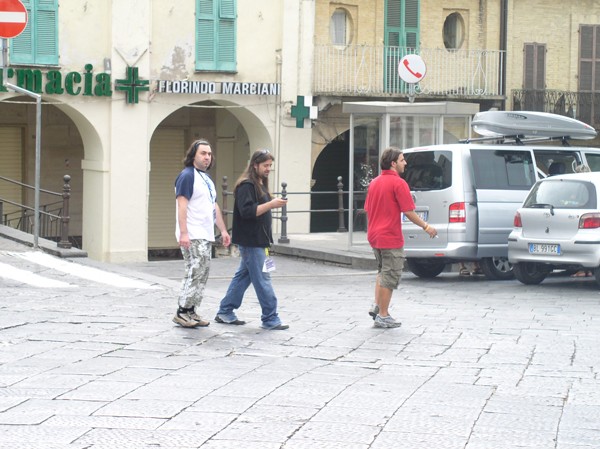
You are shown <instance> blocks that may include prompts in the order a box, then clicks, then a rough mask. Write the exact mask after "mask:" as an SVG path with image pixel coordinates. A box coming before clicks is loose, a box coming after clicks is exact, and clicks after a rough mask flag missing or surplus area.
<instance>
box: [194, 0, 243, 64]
mask: <svg viewBox="0 0 600 449" xmlns="http://www.w3.org/2000/svg"><path fill="white" fill-rule="evenodd" d="M236 9H237V8H236V2H235V0H197V9H196V11H197V17H198V20H197V22H196V69H197V70H215V71H228V72H231V71H235V70H236Z"/></svg>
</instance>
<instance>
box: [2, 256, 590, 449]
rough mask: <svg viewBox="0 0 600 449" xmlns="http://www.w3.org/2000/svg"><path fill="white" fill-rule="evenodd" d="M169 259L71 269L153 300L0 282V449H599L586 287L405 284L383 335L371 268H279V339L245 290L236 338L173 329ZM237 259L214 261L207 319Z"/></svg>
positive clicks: (174, 280) (283, 264) (173, 281)
mask: <svg viewBox="0 0 600 449" xmlns="http://www.w3.org/2000/svg"><path fill="white" fill-rule="evenodd" d="M8 257H9V256H3V254H2V252H1V251H0V262H6V261H7V260H8V259H7V258H8ZM10 260H11V261H12V262H11V263H13V264H17V268H22V269H29V270H34V271H35V272H36V273H37V274H39V275H42V276H47V277H49V278H50V279H56V280H63V281H64V280H65V275H64V273H59V272H55V271H53V270H52V269H40V268H39V267H37V268H36V267H35V266H34V265H31V264H29V263H28V262H27V261H26V260H25V259H23V258H14V257H12V258H10ZM180 262H181V261H175V262H174V263H173V262H167V263H162V262H159V263H158V264H157V265H150V264H151V262H149V263H146V264H137V266H132V265H129V266H116V265H107V264H104V265H103V264H98V263H96V262H90V261H88V260H87V259H81V260H79V261H78V262H76V263H81V264H82V265H86V264H90V265H91V266H93V267H94V268H98V269H105V270H109V271H112V272H114V273H117V274H121V275H125V276H133V278H135V279H139V280H144V281H146V282H150V283H151V285H154V286H156V287H158V288H155V289H153V290H148V289H141V288H140V289H136V288H133V289H131V288H123V287H118V286H110V285H103V284H101V283H97V282H94V281H93V280H90V279H74V278H67V279H66V280H67V281H68V282H69V283H70V284H72V285H74V287H72V288H69V289H63V290H55V289H44V288H35V287H31V286H26V285H20V284H19V283H16V282H5V281H4V280H2V279H0V449H3V448H5V447H6V448H8V447H10V448H11V449H12V448H17V449H18V448H27V449H37V448H42V447H43V448H44V449H66V448H68V449H84V448H85V449H108V448H110V449H115V448H136V449H138V448H143V449H151V448H152V449H155V448H158V447H160V448H172V449H188V448H200V447H201V448H206V449H227V448H240V447H244V448H250V449H254V448H260V449H271V448H273V449H275V448H277V449H290V448H292V449H303V448H311V449H312V448H317V447H318V448H334V449H336V448H343V449H355V448H356V449H367V448H368V449H383V448H385V449H388V448H394V449H395V448H401V449H404V448H406V449H431V448H434V449H445V448H450V449H483V448H484V449H496V448H498V449H507V448H519V447H522V448H527V449H537V448H544V449H583V448H586V449H590V448H595V447H600V432H599V429H600V426H599V425H598V423H599V422H600V388H599V387H600V379H599V374H598V373H599V372H600V351H598V350H597V339H598V335H600V291H599V290H598V288H597V287H596V284H595V283H594V282H593V280H590V279H572V278H569V277H566V276H562V277H561V276H552V277H550V278H549V279H548V280H546V281H545V282H544V283H543V284H541V285H539V286H524V285H521V284H519V283H518V282H516V281H508V282H490V281H485V280H484V279H483V278H478V277H470V278H468V279H463V278H460V277H458V276H457V275H456V274H453V273H443V274H442V275H441V276H439V277H438V278H436V279H431V280H423V279H418V278H415V277H414V276H412V275H410V274H406V275H405V276H404V277H403V279H402V281H401V285H400V288H399V289H398V291H396V292H395V293H394V299H393V301H392V309H391V312H392V314H393V315H395V316H396V317H397V318H399V319H400V320H401V321H402V322H403V326H402V327H401V328H400V329H393V330H382V329H376V328H373V326H372V320H371V319H370V317H369V316H368V315H367V313H366V312H367V310H368V307H369V305H370V302H371V301H372V294H373V289H374V273H373V272H372V271H368V270H353V269H351V268H347V267H335V266H329V265H323V264H318V263H314V262H306V261H299V260H293V259H284V258H281V257H277V261H276V262H277V271H276V272H275V273H274V274H273V282H274V285H275V290H276V292H277V293H278V296H279V299H280V313H281V316H282V319H283V320H284V321H285V322H286V323H289V324H290V329H289V330H288V331H283V332H276V331H265V330H262V329H260V328H259V325H260V320H259V316H260V309H259V307H258V304H257V300H256V296H255V294H254V292H253V291H252V290H249V291H248V293H247V296H246V298H245V300H244V305H243V307H242V309H240V311H239V316H240V318H242V319H245V320H247V321H248V324H247V325H246V326H235V327H234V326H227V325H219V324H217V323H214V322H213V323H211V325H210V326H209V327H208V328H202V329H182V328H180V327H177V326H175V325H174V324H173V323H172V322H171V318H172V316H173V313H174V310H175V307H176V296H177V286H178V284H179V282H178V278H179V276H180V275H181V271H182V266H181V264H180ZM237 263H238V260H235V259H233V258H224V259H221V260H219V259H215V260H213V266H212V268H211V276H210V279H209V284H208V287H207V290H206V298H205V300H204V303H203V305H202V308H201V309H202V310H201V312H202V313H203V314H204V315H205V316H206V317H207V318H209V319H211V320H212V318H213V317H214V313H215V311H216V310H217V307H218V302H219V300H220V298H221V296H222V294H223V292H224V291H225V289H226V288H227V286H228V283H229V280H230V278H231V275H232V274H233V272H234V271H235V268H236V265H237ZM144 270H146V271H144Z"/></svg>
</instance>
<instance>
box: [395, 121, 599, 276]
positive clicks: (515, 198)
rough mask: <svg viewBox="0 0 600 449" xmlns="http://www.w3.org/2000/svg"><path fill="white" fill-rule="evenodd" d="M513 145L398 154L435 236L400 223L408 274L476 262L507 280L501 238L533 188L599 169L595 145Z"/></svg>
mask: <svg viewBox="0 0 600 449" xmlns="http://www.w3.org/2000/svg"><path fill="white" fill-rule="evenodd" d="M482 114H485V113H482ZM523 114H527V113H523ZM478 115H479V114H477V115H476V116H475V118H474V121H473V122H474V123H475V122H476V120H475V119H476V118H477V116H478ZM569 120H571V119H569ZM578 123H581V122H578ZM586 126H587V125H586ZM478 132H480V130H478ZM594 135H595V132H594ZM496 138H497V137H496ZM514 140H515V144H494V143H476V144H475V143H456V144H449V145H432V146H425V147H419V148H411V149H407V150H404V157H405V159H406V160H407V166H406V169H405V172H404V174H403V178H404V179H405V180H406V181H407V183H408V185H409V186H410V189H411V193H412V195H413V199H414V201H415V205H416V212H417V213H418V214H419V215H420V216H421V218H423V219H424V220H426V221H427V222H428V223H430V224H431V225H433V226H435V228H436V229H437V231H438V238H435V239H431V238H429V236H428V235H427V234H426V233H424V232H423V230H422V229H421V228H419V227H418V226H416V225H414V224H413V223H412V222H410V221H408V220H403V225H402V226H403V231H404V238H405V255H406V258H407V267H408V269H409V270H410V271H412V272H413V273H414V274H416V275H417V276H420V277H426V278H430V277H435V276H437V275H439V274H440V273H441V272H442V271H444V269H445V268H446V266H447V265H448V264H452V263H457V262H470V261H477V262H479V265H480V267H481V270H482V271H483V273H484V275H485V276H486V277H487V278H488V279H494V280H504V279H512V278H513V277H514V275H513V272H512V265H511V264H510V263H509V262H508V235H509V234H510V232H511V231H512V229H513V218H514V216H515V212H516V210H517V209H518V208H519V207H520V206H521V204H522V203H523V201H524V199H525V197H526V196H527V194H528V192H529V190H530V188H531V187H532V186H533V184H535V182H536V181H538V180H539V179H543V178H545V177H547V176H552V175H554V174H563V173H573V172H575V171H576V170H577V167H578V166H581V165H587V166H588V167H589V168H590V169H591V170H592V171H600V149H598V148H587V147H568V146H552V145H548V144H546V145H531V144H528V143H526V142H524V141H525V139H521V138H519V136H518V135H517V137H516V138H515V139H514ZM562 140H563V143H564V142H566V138H562Z"/></svg>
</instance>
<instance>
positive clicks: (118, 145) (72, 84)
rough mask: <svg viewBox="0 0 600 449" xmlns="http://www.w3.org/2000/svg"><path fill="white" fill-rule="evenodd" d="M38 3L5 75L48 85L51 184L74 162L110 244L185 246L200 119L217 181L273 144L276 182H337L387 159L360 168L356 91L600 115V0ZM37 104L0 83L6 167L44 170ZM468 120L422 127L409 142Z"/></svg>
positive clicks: (87, 226)
mask: <svg viewBox="0 0 600 449" xmlns="http://www.w3.org/2000/svg"><path fill="white" fill-rule="evenodd" d="M23 3H24V4H25V6H26V7H27V9H28V12H29V22H28V27H27V28H26V30H25V32H24V33H23V34H22V35H20V36H19V37H17V38H15V39H10V40H9V43H10V51H9V56H10V65H9V66H8V67H4V68H3V69H2V72H1V73H0V76H2V79H3V81H5V82H8V83H11V84H15V85H18V86H20V87H23V88H27V89H29V90H31V91H34V92H37V93H39V94H41V95H42V98H43V101H44V103H43V106H42V132H41V141H42V154H41V163H42V173H41V185H42V187H43V188H44V189H49V190H54V191H60V189H61V187H62V183H63V175H65V174H69V175H70V176H71V179H72V180H71V184H72V201H71V210H70V216H71V234H72V235H76V236H81V240H82V246H83V248H84V249H85V250H87V251H88V253H89V254H90V256H91V257H93V258H95V259H99V260H105V261H129V260H145V259H146V258H147V254H148V251H152V250H157V251H159V250H162V249H172V248H176V242H175V238H174V222H175V208H174V198H173V182H174V179H175V177H176V175H177V173H178V172H179V170H180V169H181V166H182V165H181V161H182V158H183V155H184V153H185V151H186V149H187V147H188V146H189V145H190V143H191V142H192V141H193V140H194V139H196V138H199V137H203V138H207V139H209V140H210V141H211V142H213V145H214V152H215V156H216V164H215V166H214V167H213V168H212V169H211V173H210V174H211V176H212V178H213V180H214V181H215V183H216V185H217V186H220V185H221V182H222V179H223V177H227V179H228V182H229V185H230V186H231V185H232V184H233V183H234V182H235V180H236V179H237V177H238V176H239V174H240V173H241V172H242V170H243V169H244V167H245V166H246V163H247V161H248V158H249V156H250V154H251V152H252V151H253V150H254V149H257V148H268V149H270V150H271V151H273V153H274V154H275V157H276V165H275V171H274V172H273V173H272V175H271V182H272V185H271V188H272V190H274V191H277V190H280V186H281V183H282V182H285V183H287V186H288V190H290V191H293V192H309V191H311V190H312V191H313V192H323V191H335V190H336V189H337V188H338V186H337V182H338V181H337V180H338V177H341V178H342V182H343V185H344V186H345V188H347V186H348V185H349V184H350V177H351V176H352V177H353V179H354V181H355V184H356V186H362V187H363V188H364V185H366V184H368V180H369V179H370V177H371V176H373V175H375V174H376V173H377V156H378V154H379V151H380V150H381V148H378V146H379V143H378V142H379V141H378V136H368V139H367V140H368V143H367V144H366V145H369V150H368V151H369V154H371V157H370V158H369V160H365V161H364V164H362V166H361V164H358V168H360V170H362V171H361V172H360V173H352V174H351V173H350V170H349V158H350V156H349V135H348V130H349V127H350V124H349V115H348V114H347V113H344V112H343V104H344V103H346V102H355V101H393V102H408V101H411V100H412V101H416V102H427V101H460V102H469V103H474V104H477V105H479V109H480V110H482V111H483V110H488V109H490V108H497V109H506V110H537V111H546V112H556V113H560V114H564V115H569V116H572V117H575V118H578V119H580V120H583V121H585V122H587V123H590V124H592V125H593V126H595V127H596V128H598V127H599V126H600V118H599V117H600V106H599V105H600V95H598V92H599V91H600V82H599V83H596V81H597V80H598V79H600V77H599V76H598V75H597V66H600V65H599V64H598V60H599V58H600V56H598V55H600V51H598V50H597V49H598V48H600V47H599V46H598V44H597V43H598V42H600V37H599V36H600V34H598V33H600V28H599V26H600V14H597V13H596V11H600V0H577V1H574V2H570V3H564V2H558V1H556V0H533V1H531V2H529V1H528V2H517V1H513V2H509V1H508V0H483V1H482V0H452V1H446V2H439V1H436V0H345V1H343V2H341V1H332V0H283V1H282V0H256V1H252V2H247V1H244V2H241V1H237V0H194V1H188V2H182V1H180V0H161V1H157V0H128V1H123V2H101V1H87V2H80V1H79V0H25V1H23ZM542 16H543V20H541V19H540V18H541V17H542ZM413 53H414V54H418V55H420V56H421V57H422V58H423V60H424V61H425V63H426V65H427V72H426V74H425V76H424V77H423V78H422V80H421V82H419V83H418V84H417V85H416V89H415V91H414V92H413V91H412V90H411V88H410V86H409V85H407V84H406V83H404V82H403V81H402V80H401V79H400V78H399V77H398V63H399V61H400V60H401V59H402V58H403V57H404V56H406V55H408V54H413ZM311 106H312V110H311V108H310V107H311ZM314 109H317V110H318V115H317V116H316V117H315V116H314V115H311V114H313V113H314ZM35 115H36V112H35V105H34V104H33V103H32V101H31V99H29V98H28V97H24V96H22V95H20V94H17V93H15V92H13V91H11V90H10V89H7V88H5V87H0V142H2V145H1V147H0V176H4V177H8V178H11V179H15V180H18V181H22V182H24V183H26V184H33V183H34V164H35V153H34V146H35V138H36V136H35ZM310 117H312V120H311V119H310ZM395 126H397V127H406V126H413V127H414V124H413V123H412V122H410V121H409V120H408V119H402V120H400V119H399V120H398V122H397V123H396V124H395ZM465 133H468V130H465V129H464V128H463V127H457V129H456V130H452V129H450V130H449V132H445V133H444V134H443V135H442V136H432V135H431V133H429V134H428V133H427V129H424V128H423V129H419V130H417V131H416V132H415V133H414V136H415V137H414V138H413V140H411V142H412V144H428V143H443V142H446V141H453V140H456V139H459V138H462V137H466V136H465ZM369 139H370V140H369ZM415 139H416V140H415ZM367 140H365V142H367ZM371 147H372V148H371ZM355 169H356V167H355ZM356 186H355V188H356ZM219 190H220V189H219ZM311 196H312V198H311ZM3 197H4V198H7V197H10V198H16V199H18V200H19V202H23V203H27V204H31V203H32V193H31V192H29V191H26V190H22V189H21V188H20V187H19V186H18V185H14V184H12V185H6V184H4V183H0V198H3ZM320 198H325V196H321V197H319V196H318V195H297V196H293V197H291V201H290V203H289V207H288V208H289V210H290V211H291V212H294V211H307V210H309V209H335V208H337V197H336V196H335V195H333V196H330V198H329V200H328V201H329V202H324V201H323V200H321V199H320ZM219 200H222V198H221V197H219ZM47 201H49V200H47ZM356 206H357V207H360V204H358V205H356ZM7 211H8V212H11V208H10V205H8V206H5V208H4V212H5V213H6V212H7ZM14 213H18V211H15V212H14ZM329 215H330V216H328V215H327V214H312V216H311V214H308V213H306V212H303V213H297V214H293V215H290V220H289V221H288V222H287V225H288V232H318V231H334V230H336V229H337V225H338V217H337V214H336V213H332V214H329ZM277 225H278V223H277V222H276V226H277Z"/></svg>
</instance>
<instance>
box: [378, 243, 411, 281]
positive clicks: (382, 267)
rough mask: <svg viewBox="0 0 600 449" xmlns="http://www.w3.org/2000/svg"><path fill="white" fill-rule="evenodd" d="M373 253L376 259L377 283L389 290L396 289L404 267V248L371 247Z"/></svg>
mask: <svg viewBox="0 0 600 449" xmlns="http://www.w3.org/2000/svg"><path fill="white" fill-rule="evenodd" d="M373 253H374V254H375V259H377V273H378V274H379V285H380V286H382V287H384V288H387V289H390V290H396V289H397V288H398V284H399V283H400V278H401V277H402V270H403V269H404V248H395V249H377V248H373Z"/></svg>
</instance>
